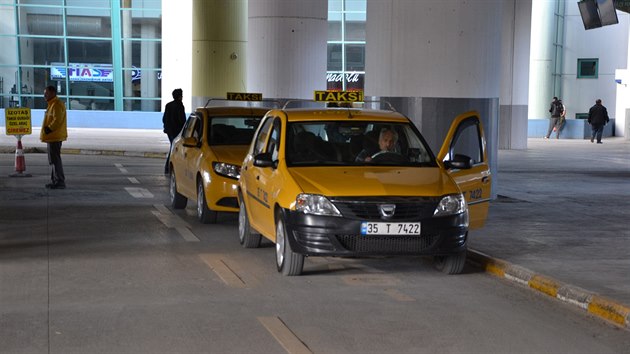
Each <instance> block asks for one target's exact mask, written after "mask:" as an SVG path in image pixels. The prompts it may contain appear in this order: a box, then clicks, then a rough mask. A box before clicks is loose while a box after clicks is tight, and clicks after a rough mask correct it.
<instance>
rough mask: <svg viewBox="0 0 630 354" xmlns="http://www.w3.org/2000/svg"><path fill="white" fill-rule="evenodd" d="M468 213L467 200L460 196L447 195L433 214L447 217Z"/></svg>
mask: <svg viewBox="0 0 630 354" xmlns="http://www.w3.org/2000/svg"><path fill="white" fill-rule="evenodd" d="M467 211H468V206H467V205H466V200H465V199H464V196H463V195H462V194H461V193H460V194H451V195H447V196H445V197H444V198H442V200H440V203H439V204H438V206H437V208H435V211H434V212H433V216H447V215H456V214H461V213H465V212H467Z"/></svg>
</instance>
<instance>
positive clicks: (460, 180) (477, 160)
mask: <svg viewBox="0 0 630 354" xmlns="http://www.w3.org/2000/svg"><path fill="white" fill-rule="evenodd" d="M437 159H438V161H439V162H440V163H442V164H443V165H444V167H445V169H446V171H447V173H448V174H450V175H451V177H452V178H453V179H454V180H455V182H456V183H457V185H458V186H459V188H460V190H461V191H462V193H463V194H464V197H465V198H466V203H468V211H469V214H470V229H476V228H480V227H482V226H483V225H484V224H485V222H486V218H487V216H488V206H489V204H490V195H491V189H492V176H491V174H490V165H489V164H488V156H487V151H486V140H485V137H484V133H483V127H482V124H481V119H480V118H479V113H477V112H474V111H471V112H466V113H463V114H460V115H459V116H457V117H456V118H455V120H454V121H453V123H452V124H451V127H450V129H449V131H448V134H447V135H446V139H444V143H443V145H442V148H441V149H440V153H439V154H438V156H437Z"/></svg>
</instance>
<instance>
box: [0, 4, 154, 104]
mask: <svg viewBox="0 0 630 354" xmlns="http://www.w3.org/2000/svg"><path fill="white" fill-rule="evenodd" d="M161 7H162V3H161V0H0V46H1V48H3V49H4V50H3V51H0V108H4V107H14V106H21V107H29V108H34V109H42V108H46V102H45V100H44V98H43V93H44V88H45V87H46V86H48V85H53V86H56V87H57V91H58V95H59V96H60V97H61V98H62V99H64V100H65V101H66V105H67V107H68V108H69V109H73V110H117V111H123V110H124V111H132V110H133V111H154V112H156V111H160V100H161V89H160V78H161V37H162V29H161V27H162V25H161V12H162V10H161Z"/></svg>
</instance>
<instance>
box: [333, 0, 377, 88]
mask: <svg viewBox="0 0 630 354" xmlns="http://www.w3.org/2000/svg"><path fill="white" fill-rule="evenodd" d="M366 1H367V0H328V53H327V58H328V72H327V74H326V81H327V83H328V84H327V87H328V90H335V91H340V90H349V91H362V90H363V87H364V79H365V20H366V5H367V4H366Z"/></svg>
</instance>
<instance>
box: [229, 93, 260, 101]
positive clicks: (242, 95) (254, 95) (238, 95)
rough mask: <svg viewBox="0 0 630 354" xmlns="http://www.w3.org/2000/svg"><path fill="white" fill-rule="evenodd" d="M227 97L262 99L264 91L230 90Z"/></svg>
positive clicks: (230, 98)
mask: <svg viewBox="0 0 630 354" xmlns="http://www.w3.org/2000/svg"><path fill="white" fill-rule="evenodd" d="M227 99H228V100H231V101H262V99H263V97H262V93H251V92H249V93H248V92H228V93H227Z"/></svg>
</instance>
